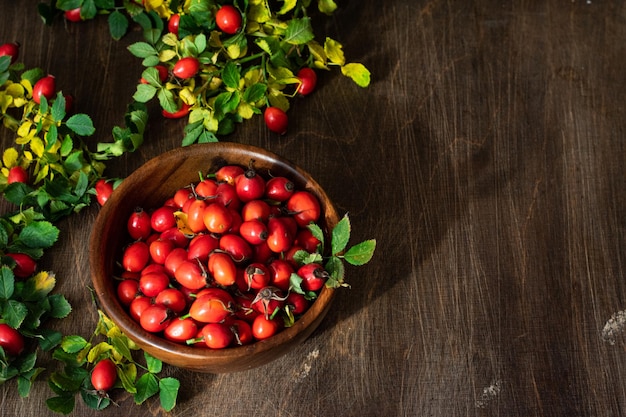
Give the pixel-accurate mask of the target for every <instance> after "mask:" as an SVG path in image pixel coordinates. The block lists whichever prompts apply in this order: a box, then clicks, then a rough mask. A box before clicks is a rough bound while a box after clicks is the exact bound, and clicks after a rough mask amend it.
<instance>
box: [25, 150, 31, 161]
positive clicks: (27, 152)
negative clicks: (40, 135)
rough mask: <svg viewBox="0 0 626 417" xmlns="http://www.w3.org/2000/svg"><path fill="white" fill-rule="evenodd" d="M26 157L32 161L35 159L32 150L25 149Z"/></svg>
mask: <svg viewBox="0 0 626 417" xmlns="http://www.w3.org/2000/svg"><path fill="white" fill-rule="evenodd" d="M24 159H26V160H27V161H28V162H29V163H30V162H31V161H32V160H33V154H32V152H30V151H24Z"/></svg>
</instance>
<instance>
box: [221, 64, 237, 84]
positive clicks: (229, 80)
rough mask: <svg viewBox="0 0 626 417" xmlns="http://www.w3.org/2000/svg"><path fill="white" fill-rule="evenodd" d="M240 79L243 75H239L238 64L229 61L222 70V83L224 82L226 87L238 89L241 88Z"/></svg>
mask: <svg viewBox="0 0 626 417" xmlns="http://www.w3.org/2000/svg"><path fill="white" fill-rule="evenodd" d="M240 79H241V74H240V73H239V69H238V68H237V64H235V63H234V62H232V61H228V62H227V63H226V66H225V67H224V69H223V70H222V81H224V85H226V87H229V88H233V89H237V88H239V80H240Z"/></svg>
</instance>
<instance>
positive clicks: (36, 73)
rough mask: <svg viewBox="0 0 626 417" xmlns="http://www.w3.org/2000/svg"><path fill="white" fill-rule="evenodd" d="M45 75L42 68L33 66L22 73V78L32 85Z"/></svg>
mask: <svg viewBox="0 0 626 417" xmlns="http://www.w3.org/2000/svg"><path fill="white" fill-rule="evenodd" d="M43 76H44V72H43V70H42V69H41V68H32V69H29V70H26V71H24V72H23V73H22V77H21V78H22V80H28V81H29V82H30V84H31V85H35V83H36V82H37V80H38V79H40V78H41V77H43Z"/></svg>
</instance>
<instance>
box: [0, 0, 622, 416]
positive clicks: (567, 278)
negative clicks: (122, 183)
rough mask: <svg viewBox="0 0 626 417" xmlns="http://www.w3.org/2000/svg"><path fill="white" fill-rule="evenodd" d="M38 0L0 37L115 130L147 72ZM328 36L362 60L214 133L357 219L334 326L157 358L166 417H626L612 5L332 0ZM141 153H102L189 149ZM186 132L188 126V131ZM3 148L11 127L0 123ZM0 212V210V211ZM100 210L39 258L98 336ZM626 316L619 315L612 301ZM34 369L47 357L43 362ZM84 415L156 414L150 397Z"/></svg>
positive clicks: (172, 129) (29, 0)
mask: <svg viewBox="0 0 626 417" xmlns="http://www.w3.org/2000/svg"><path fill="white" fill-rule="evenodd" d="M37 3H38V2H37V1H34V0H23V1H19V2H17V1H8V0H4V1H2V2H1V3H0V42H6V41H13V40H17V41H19V42H20V43H21V44H22V48H21V58H22V61H23V62H24V63H25V64H26V65H27V66H28V67H34V66H37V67H41V68H44V69H45V70H46V71H48V72H50V73H53V74H55V75H56V77H57V82H58V85H59V87H60V88H62V89H63V90H64V91H67V92H71V93H72V94H73V95H74V96H75V97H76V102H75V105H76V106H77V108H78V109H80V111H81V112H84V113H88V114H90V115H91V116H92V118H93V120H94V122H95V125H96V128H97V137H96V138H95V139H94V140H100V141H107V140H110V138H111V136H110V131H111V129H112V127H113V126H115V125H116V124H120V123H121V120H122V116H123V113H124V111H125V105H126V104H127V103H128V102H129V98H130V97H131V96H132V94H133V92H134V89H135V85H136V82H137V79H138V78H139V74H140V72H141V65H140V62H138V60H137V59H135V58H133V57H132V56H131V55H130V53H129V52H128V51H127V50H126V48H125V47H126V46H127V45H129V44H130V43H132V42H134V41H137V40H140V39H141V35H140V33H138V32H136V31H135V32H133V33H131V34H129V35H128V36H127V37H125V38H123V39H122V40H120V41H114V40H111V38H110V36H109V34H108V27H107V25H106V19H105V18H104V17H103V18H98V19H96V20H95V21H92V22H84V23H81V24H72V25H69V24H68V25H64V24H63V22H61V21H59V22H57V23H56V24H54V25H53V26H51V27H47V26H44V25H43V24H42V22H41V20H40V19H39V17H38V16H37V10H36V6H37ZM338 4H339V5H340V8H339V10H338V11H337V12H336V13H335V15H334V16H333V17H332V18H331V19H329V20H326V21H322V22H317V23H316V25H317V27H318V29H317V31H318V33H324V34H328V35H329V36H332V37H333V38H335V39H337V40H339V41H340V42H341V43H342V44H343V45H344V51H345V53H346V55H347V57H348V59H349V60H351V61H357V62H363V63H364V64H365V65H366V66H368V68H369V69H370V70H371V71H372V83H371V85H370V87H369V88H367V89H361V88H359V87H357V86H356V85H354V84H353V83H351V82H350V81H349V80H347V79H346V78H344V77H342V76H341V75H339V73H338V72H337V71H333V72H330V73H324V74H322V75H321V76H320V83H319V89H318V90H317V91H316V92H315V93H314V94H313V95H311V96H310V97H308V98H306V99H301V100H297V101H296V102H295V103H294V105H293V107H292V109H291V111H290V117H291V122H290V130H289V133H288V134H287V135H286V136H284V137H277V136H276V135H274V134H270V133H268V132H267V130H266V129H265V127H264V125H263V121H262V120H261V118H257V119H253V120H252V121H250V122H249V123H245V124H243V125H241V126H239V127H238V128H237V131H236V133H234V134H233V135H231V136H229V137H227V138H224V140H231V141H235V142H241V143H247V144H253V145H256V146H261V147H264V148H267V149H269V150H271V151H272V152H275V153H278V154H279V155H281V156H284V157H286V158H288V159H290V160H291V161H293V162H295V163H296V164H298V165H300V166H302V167H303V168H304V169H306V170H307V171H309V172H310V173H311V174H312V175H313V176H314V178H316V179H317V181H318V182H319V183H320V185H322V187H324V188H325V190H326V191H327V193H328V194H329V196H330V197H331V198H332V199H333V200H334V202H335V205H336V206H337V208H338V211H340V212H341V213H345V212H347V213H349V214H350V218H351V220H352V226H353V240H354V241H355V242H357V241H360V240H363V239H366V238H376V239H377V241H378V249H377V252H376V255H375V257H374V259H373V260H372V261H371V263H370V264H368V265H367V266H365V267H359V268H349V269H348V277H347V280H348V282H349V283H350V284H351V285H352V288H351V289H346V290H345V291H340V293H339V294H338V296H337V297H336V299H335V302H334V305H333V308H332V309H331V311H330V312H329V314H328V315H327V317H326V318H325V320H324V322H323V323H322V325H321V327H320V328H319V329H318V330H317V331H316V332H315V333H314V334H313V335H312V336H311V337H310V338H309V339H308V340H307V341H305V342H304V343H303V344H301V345H300V346H299V347H298V348H296V349H295V350H294V351H293V352H292V353H289V354H288V355H286V356H284V357H282V358H280V359H278V360H276V361H274V362H272V363H270V364H269V365H266V366H264V367H261V368H257V369H253V370H250V371H245V372H240V373H235V374H224V375H211V374H197V373H190V372H185V371H182V370H179V369H176V368H173V367H167V368H166V369H165V374H167V375H171V376H175V377H176V378H179V379H180V381H181V387H182V388H181V393H180V397H179V403H178V405H177V406H176V408H175V409H174V410H173V411H172V413H171V415H172V416H232V417H238V416H280V417H292V416H299V417H309V416H355V417H357V416H359V417H370V416H371V417H374V416H441V417H452V416H507V417H511V416H520V417H528V416H548V417H554V416H605V417H608V416H623V415H626V349H625V348H626V339H625V338H624V337H623V334H622V330H623V328H624V326H625V325H626V319H625V318H624V317H625V315H626V313H624V310H626V279H625V268H626V252H625V250H624V246H625V243H626V241H625V239H626V237H625V235H626V234H625V231H626V211H625V208H624V207H625V204H626V198H625V196H626V194H625V192H624V189H625V186H626V181H625V177H624V175H625V169H624V166H625V158H626V149H625V145H624V134H625V130H626V105H625V104H624V98H625V97H626V83H625V81H626V80H625V75H624V74H625V73H626V72H625V67H626V47H625V45H626V6H625V5H624V4H623V2H621V1H615V0H606V1H599V0H590V1H584V0H560V1H556V0H550V1H532V0H521V1H516V2H502V1H494V0H475V1H466V0H447V1H443V0H433V1H424V0H388V1H386V2H377V1H373V0H368V1H356V0H339V1H338ZM150 120H151V125H150V126H149V129H148V134H147V136H148V137H147V141H146V143H145V145H144V146H143V147H142V148H141V149H140V150H139V151H137V152H136V153H134V154H132V155H128V156H127V157H124V158H122V159H121V160H119V161H116V162H115V163H112V164H110V165H109V169H108V171H107V172H108V174H109V175H110V176H112V177H115V176H119V177H123V176H125V175H128V174H129V173H130V172H132V171H133V170H134V169H136V168H137V167H138V166H139V165H141V164H142V163H143V162H145V161H146V160H147V159H149V158H151V157H153V156H155V155H157V154H159V153H161V152H163V151H165V150H168V149H172V148H174V147H176V146H179V145H180V140H181V137H182V136H181V134H182V133H181V130H182V124H180V123H178V122H172V121H164V120H161V119H160V118H158V117H152V118H151V119H150ZM181 123H182V122H181ZM0 140H1V141H2V146H3V147H6V146H8V144H10V143H11V142H12V140H13V137H12V135H11V133H10V131H8V130H7V129H3V130H2V131H0ZM2 207H6V205H3V206H2ZM97 213H98V207H96V206H95V205H94V206H93V207H90V208H88V209H86V210H84V211H83V212H81V213H80V214H77V215H75V216H72V217H71V218H69V219H67V220H64V221H62V222H61V223H60V225H59V227H60V228H61V237H60V241H59V243H58V244H57V245H56V246H55V247H54V249H53V250H51V251H49V253H47V255H46V256H45V259H44V261H43V262H44V263H45V265H44V267H45V268H49V269H52V270H54V271H55V272H56V274H57V277H58V291H60V292H62V293H64V294H66V296H67V297H68V298H69V300H70V302H71V303H72V305H73V307H74V311H73V313H72V314H71V316H70V318H68V319H66V320H62V321H60V322H58V323H55V324H54V326H55V328H57V329H59V330H62V331H63V332H67V333H82V334H84V335H88V334H89V333H90V332H91V330H92V329H93V326H94V324H95V322H96V313H95V311H94V308H93V306H92V304H91V302H90V295H89V291H88V289H87V287H88V286H89V285H90V275H89V264H88V247H87V242H88V239H89V236H90V230H91V229H90V228H91V224H92V223H93V221H94V219H95V216H96V215H97ZM620 312H622V313H621V314H620ZM42 360H43V361H44V366H45V364H46V362H45V361H46V358H45V356H44V357H42ZM50 396H52V392H51V391H50V389H49V388H48V386H47V385H46V383H45V381H44V380H43V379H42V380H40V381H39V382H37V383H36V384H35V386H34V388H33V392H32V393H31V395H30V396H29V397H28V398H26V399H21V398H19V397H18V395H17V393H16V390H15V385H14V384H5V385H4V386H2V387H0V415H2V416H46V415H52V413H50V412H49V411H48V410H47V409H46V405H45V400H46V399H47V398H48V397H50ZM115 400H116V402H117V403H118V404H119V406H118V407H110V408H109V409H107V410H105V411H103V412H95V411H91V410H90V409H88V408H86V407H85V406H84V405H82V404H79V405H78V406H77V408H76V410H75V412H74V415H76V416H91V415H101V416H116V417H117V416H119V417H122V416H133V417H140V416H163V415H165V414H166V413H164V412H163V411H162V410H161V409H160V408H159V404H158V400H150V401H149V402H148V403H147V404H144V405H143V406H136V405H134V403H133V400H132V398H130V397H125V396H117V397H115Z"/></svg>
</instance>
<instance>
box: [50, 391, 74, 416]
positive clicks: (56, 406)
mask: <svg viewBox="0 0 626 417" xmlns="http://www.w3.org/2000/svg"><path fill="white" fill-rule="evenodd" d="M46 405H47V406H48V408H49V409H50V410H52V411H54V412H57V413H61V414H65V415H67V414H70V413H71V412H72V411H74V406H75V405H76V399H75V398H74V395H64V396H59V397H52V398H48V399H47V400H46Z"/></svg>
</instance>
